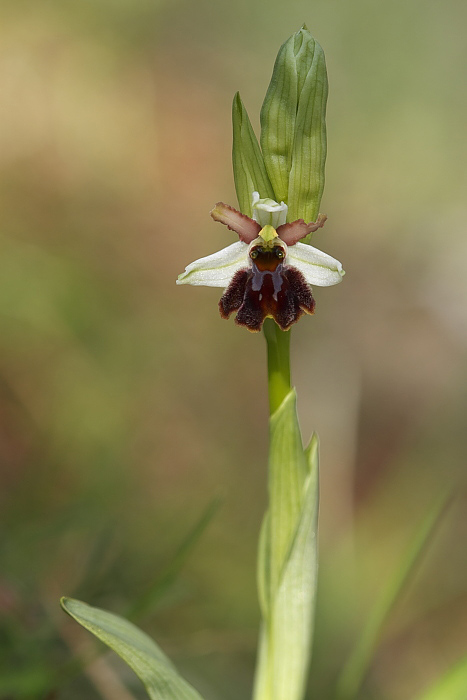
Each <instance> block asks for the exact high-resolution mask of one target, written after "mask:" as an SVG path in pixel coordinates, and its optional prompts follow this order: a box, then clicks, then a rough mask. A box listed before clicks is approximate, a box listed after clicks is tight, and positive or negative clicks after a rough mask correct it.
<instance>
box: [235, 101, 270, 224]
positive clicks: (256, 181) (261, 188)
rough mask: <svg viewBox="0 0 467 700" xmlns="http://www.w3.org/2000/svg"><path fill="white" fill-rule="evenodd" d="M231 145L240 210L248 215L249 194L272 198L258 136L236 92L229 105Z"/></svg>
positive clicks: (250, 212)
mask: <svg viewBox="0 0 467 700" xmlns="http://www.w3.org/2000/svg"><path fill="white" fill-rule="evenodd" d="M232 125H233V146H232V163H233V173H234V180H235V188H236V190H237V197H238V203H239V205H240V210H241V211H242V212H243V213H244V214H247V215H248V216H251V214H252V210H251V195H252V193H253V192H255V191H256V192H259V194H260V197H270V198H271V199H274V190H273V188H272V186H271V183H270V182H269V178H268V175H267V173H266V168H265V165H264V161H263V156H262V155H261V149H260V147H259V144H258V140H257V138H256V136H255V132H254V131H253V127H252V126H251V122H250V118H249V117H248V113H247V111H246V109H245V107H244V105H243V102H242V100H241V98H240V95H239V93H238V92H237V93H236V95H235V97H234V100H233V105H232Z"/></svg>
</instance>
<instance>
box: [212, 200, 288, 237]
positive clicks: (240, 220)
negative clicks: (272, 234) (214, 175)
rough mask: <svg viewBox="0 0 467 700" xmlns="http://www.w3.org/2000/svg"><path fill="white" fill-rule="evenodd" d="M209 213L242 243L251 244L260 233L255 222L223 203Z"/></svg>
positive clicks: (218, 203)
mask: <svg viewBox="0 0 467 700" xmlns="http://www.w3.org/2000/svg"><path fill="white" fill-rule="evenodd" d="M210 213H211V216H212V218H213V219H214V221H219V223H221V224H225V226H227V228H229V229H230V230H231V231H235V233H237V234H238V237H239V238H240V240H241V241H243V243H251V241H254V240H255V238H257V237H258V234H259V232H260V231H261V226H260V225H259V224H258V222H257V221H254V220H253V219H250V217H249V216H246V214H242V213H241V212H239V211H237V210H236V209H234V208H233V207H230V206H229V205H228V204H224V202H217V204H216V206H215V207H214V209H213V210H212V211H211V212H210ZM297 240H298V239H297Z"/></svg>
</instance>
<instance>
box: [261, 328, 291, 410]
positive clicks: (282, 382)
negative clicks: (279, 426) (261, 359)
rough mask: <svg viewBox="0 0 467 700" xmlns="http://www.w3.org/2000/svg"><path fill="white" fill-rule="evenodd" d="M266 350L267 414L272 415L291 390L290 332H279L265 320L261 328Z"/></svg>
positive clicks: (278, 329)
mask: <svg viewBox="0 0 467 700" xmlns="http://www.w3.org/2000/svg"><path fill="white" fill-rule="evenodd" d="M263 330H264V337H265V338H266V343H267V348H268V389H269V413H270V414H271V415H272V414H273V413H274V411H276V410H277V409H278V408H279V406H280V405H281V403H282V401H283V400H284V399H285V397H286V396H287V394H288V393H289V391H290V389H291V385H290V331H281V329H280V328H279V326H278V325H277V324H276V323H275V321H273V320H272V318H267V319H266V321H265V322H264V326H263Z"/></svg>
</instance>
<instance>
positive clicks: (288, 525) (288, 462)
mask: <svg viewBox="0 0 467 700" xmlns="http://www.w3.org/2000/svg"><path fill="white" fill-rule="evenodd" d="M269 429H270V448H269V450H270V451H269V535H270V545H269V547H270V592H269V596H270V597H271V598H272V597H273V596H274V595H275V591H276V589H277V586H278V585H279V580H280V577H281V575H282V570H283V567H284V564H285V561H286V559H287V556H288V554H289V551H290V546H291V542H292V540H293V537H294V534H295V531H296V528H297V523H298V520H299V518H300V513H301V510H302V505H303V497H304V491H303V485H304V482H305V478H306V474H307V465H306V459H305V455H304V453H303V446H302V437H301V434H300V426H299V424H298V417H297V396H296V393H295V390H294V389H292V391H290V392H289V394H288V395H287V396H286V398H285V399H284V401H283V402H282V404H281V405H280V406H279V408H278V409H277V411H276V412H275V413H273V415H272V416H271V419H270V428H269Z"/></svg>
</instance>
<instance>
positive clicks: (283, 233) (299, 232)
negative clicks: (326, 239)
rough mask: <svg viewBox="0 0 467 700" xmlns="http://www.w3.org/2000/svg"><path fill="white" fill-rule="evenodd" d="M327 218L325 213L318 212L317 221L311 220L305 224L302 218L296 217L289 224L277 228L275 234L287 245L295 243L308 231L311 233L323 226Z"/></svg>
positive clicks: (306, 234)
mask: <svg viewBox="0 0 467 700" xmlns="http://www.w3.org/2000/svg"><path fill="white" fill-rule="evenodd" d="M327 218H328V217H327V216H326V214H320V215H319V216H318V219H317V221H311V222H310V223H309V224H306V223H305V222H304V220H303V219H297V221H292V222H290V223H289V224H282V225H281V226H279V227H278V229H277V235H278V236H279V238H280V239H281V240H282V241H284V243H286V244H287V245H295V243H298V241H300V240H301V239H302V238H305V236H308V234H309V233H313V231H317V230H318V229H319V228H321V227H322V226H324V222H325V221H326V219H327Z"/></svg>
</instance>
